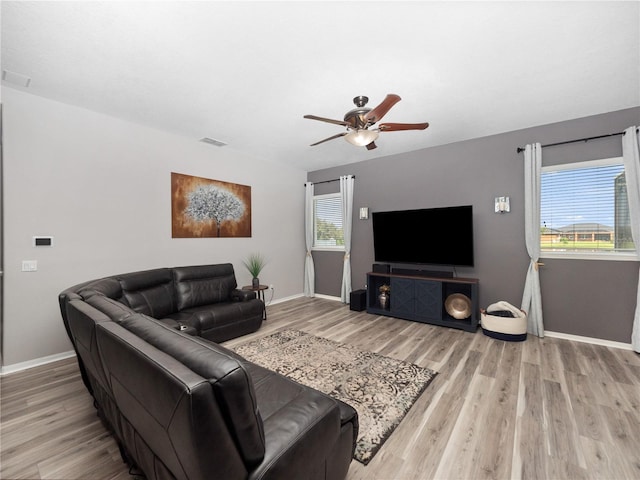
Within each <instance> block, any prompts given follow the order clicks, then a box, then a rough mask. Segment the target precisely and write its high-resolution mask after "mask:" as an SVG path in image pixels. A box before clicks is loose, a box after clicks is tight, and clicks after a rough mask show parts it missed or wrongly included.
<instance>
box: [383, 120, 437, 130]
mask: <svg viewBox="0 0 640 480" xmlns="http://www.w3.org/2000/svg"><path fill="white" fill-rule="evenodd" d="M428 126H429V123H428V122H425V123H381V124H380V125H378V129H379V130H380V131H381V132H395V131H397V130H424V129H425V128H427V127H428Z"/></svg>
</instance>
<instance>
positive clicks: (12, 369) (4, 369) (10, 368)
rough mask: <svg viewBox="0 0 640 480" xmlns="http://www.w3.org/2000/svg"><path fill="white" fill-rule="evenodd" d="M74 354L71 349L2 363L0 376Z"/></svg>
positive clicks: (73, 355)
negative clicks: (45, 355) (21, 360)
mask: <svg viewBox="0 0 640 480" xmlns="http://www.w3.org/2000/svg"><path fill="white" fill-rule="evenodd" d="M75 356H76V352H74V351H73V350H72V351H70V352H62V353H56V354H55V355H49V356H47V357H41V358H36V359H34V360H28V361H26V362H20V363H14V364H13V365H4V366H3V367H2V368H0V377H2V376H4V375H8V374H10V373H15V372H21V371H22V370H28V369H29V368H33V367H39V366H40V365H46V364H47V363H51V362H57V361H59V360H64V359H66V358H70V357H75Z"/></svg>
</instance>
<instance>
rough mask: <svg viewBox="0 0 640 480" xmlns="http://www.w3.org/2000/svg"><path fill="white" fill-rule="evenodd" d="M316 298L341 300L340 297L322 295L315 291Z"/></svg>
mask: <svg viewBox="0 0 640 480" xmlns="http://www.w3.org/2000/svg"><path fill="white" fill-rule="evenodd" d="M316 298H324V299H325V300H334V301H336V302H342V299H341V298H340V297H332V296H331V295H322V294H320V293H316Z"/></svg>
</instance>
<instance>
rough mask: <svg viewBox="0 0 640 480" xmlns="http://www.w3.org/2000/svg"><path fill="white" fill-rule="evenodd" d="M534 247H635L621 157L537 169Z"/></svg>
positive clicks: (551, 249) (558, 249)
mask: <svg viewBox="0 0 640 480" xmlns="http://www.w3.org/2000/svg"><path fill="white" fill-rule="evenodd" d="M540 247H541V249H542V251H543V252H544V251H547V252H593V253H614V252H620V253H632V252H634V251H635V246H634V243H633V239H632V237H631V218H630V215H629V203H628V200H627V185H626V181H625V173H624V166H623V164H622V159H611V160H607V161H597V162H582V163H576V164H571V165H561V166H554V167H544V168H543V169H542V175H541V195H540Z"/></svg>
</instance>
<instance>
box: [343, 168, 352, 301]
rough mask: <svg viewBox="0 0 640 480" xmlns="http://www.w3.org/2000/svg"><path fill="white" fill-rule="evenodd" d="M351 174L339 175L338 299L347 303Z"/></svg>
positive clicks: (348, 289)
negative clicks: (340, 262)
mask: <svg viewBox="0 0 640 480" xmlns="http://www.w3.org/2000/svg"><path fill="white" fill-rule="evenodd" d="M354 183H355V177H354V176H353V175H343V176H341V177H340V196H341V197H342V230H343V232H344V264H343V267H342V288H341V291H340V299H341V300H342V303H349V295H350V294H351V231H352V230H353V228H352V220H353V184H354Z"/></svg>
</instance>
